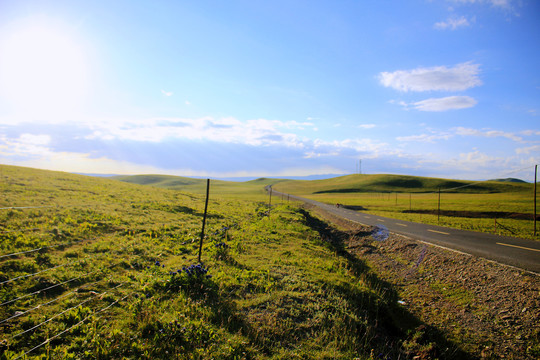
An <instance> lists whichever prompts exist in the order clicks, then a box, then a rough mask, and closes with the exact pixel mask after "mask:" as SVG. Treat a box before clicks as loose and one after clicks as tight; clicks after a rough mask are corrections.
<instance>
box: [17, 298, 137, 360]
mask: <svg viewBox="0 0 540 360" xmlns="http://www.w3.org/2000/svg"><path fill="white" fill-rule="evenodd" d="M128 296H129V294H128V295H125V296H124V297H123V298H121V299H118V300H116V301H113V302H112V303H111V304H109V305H107V306H105V307H103V308H102V309H100V310H98V311H96V312H95V313H93V314H90V315H88V316H87V317H85V318H84V319H82V320H81V321H79V322H78V323H76V324H75V325H73V326H71V327H69V328H67V329H65V330H63V331H61V332H59V333H58V334H56V335H54V336H51V337H50V338H48V339H47V340H45V341H44V342H42V343H41V344H39V345H37V346H35V347H33V348H31V349H30V350H28V351H27V352H25V353H24V354H22V355H19V356H17V357H16V358H14V359H13V360H18V359H20V358H22V357H23V356H26V355H28V354H29V353H31V352H32V351H34V350H36V349H39V348H40V347H42V346H43V345H45V344H47V343H49V342H50V341H51V340H54V339H56V338H57V337H59V336H61V335H63V334H65V333H66V332H68V331H70V330H71V329H73V328H75V327H77V326H79V325H81V324H82V323H83V322H85V321H86V320H88V319H89V318H90V317H92V316H95V315H97V314H99V313H101V312H103V311H105V310H107V309H109V308H110V307H112V306H113V305H115V304H117V303H118V302H120V301H122V300H124V299H125V298H127V297H128Z"/></svg>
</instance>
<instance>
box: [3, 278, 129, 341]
mask: <svg viewBox="0 0 540 360" xmlns="http://www.w3.org/2000/svg"><path fill="white" fill-rule="evenodd" d="M124 284H125V282H123V283H121V284H119V285H117V286H115V287H114V288H112V289H109V290H107V291H111V290H115V289H117V288H119V287H120V286H122V285H124ZM107 291H104V292H102V293H101V294H95V295H94V296H93V297H91V298H88V299H86V300H84V301H82V302H80V303H79V304H77V305H75V306H72V307H70V308H69V309H66V310H64V311H62V312H59V313H57V314H55V315H53V316H51V317H50V318H48V319H47V320H45V321H43V322H41V323H39V324H37V325H36V326H34V327H31V328H29V329H27V330H24V331H22V332H20V333H18V334H15V335H12V336H11V339H14V338H16V337H18V336H21V335H23V334H26V333H27V332H30V331H32V330H34V329H37V328H38V327H40V326H41V325H43V324H46V323H48V322H50V321H51V320H53V319H55V318H57V317H58V316H60V315H62V314H65V313H66V312H68V311H71V310H73V309H75V308H78V307H79V306H81V305H83V304H86V303H87V302H89V301H91V300H94V299H95V298H97V297H98V296H103V295H105V294H106V293H107Z"/></svg>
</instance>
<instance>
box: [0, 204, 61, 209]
mask: <svg viewBox="0 0 540 360" xmlns="http://www.w3.org/2000/svg"><path fill="white" fill-rule="evenodd" d="M52 207H56V206H54V205H46V206H8V207H2V208H0V210H20V209H43V208H52Z"/></svg>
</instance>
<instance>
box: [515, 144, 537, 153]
mask: <svg viewBox="0 0 540 360" xmlns="http://www.w3.org/2000/svg"><path fill="white" fill-rule="evenodd" d="M531 153H536V154H537V155H538V154H540V145H533V146H529V147H524V148H518V149H516V154H531Z"/></svg>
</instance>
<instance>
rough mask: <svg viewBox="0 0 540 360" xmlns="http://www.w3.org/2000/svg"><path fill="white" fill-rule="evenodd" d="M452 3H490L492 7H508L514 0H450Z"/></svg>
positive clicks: (510, 6) (511, 5)
mask: <svg viewBox="0 0 540 360" xmlns="http://www.w3.org/2000/svg"><path fill="white" fill-rule="evenodd" d="M450 1H452V2H454V3H462V4H490V5H491V6H493V7H497V8H502V9H510V8H512V7H513V4H514V3H515V1H513V0H450Z"/></svg>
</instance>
